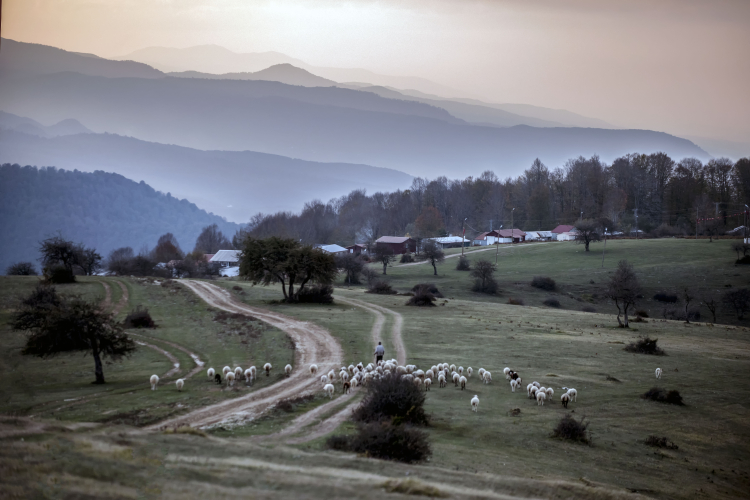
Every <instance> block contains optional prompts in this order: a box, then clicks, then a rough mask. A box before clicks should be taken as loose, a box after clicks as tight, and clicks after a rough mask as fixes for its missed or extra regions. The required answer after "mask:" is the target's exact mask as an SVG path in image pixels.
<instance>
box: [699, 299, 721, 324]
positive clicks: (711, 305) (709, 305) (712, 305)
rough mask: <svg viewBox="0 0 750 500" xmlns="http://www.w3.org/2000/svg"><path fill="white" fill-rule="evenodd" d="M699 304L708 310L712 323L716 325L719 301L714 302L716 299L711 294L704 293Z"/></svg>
mask: <svg viewBox="0 0 750 500" xmlns="http://www.w3.org/2000/svg"><path fill="white" fill-rule="evenodd" d="M701 302H703V305H704V306H706V309H708V312H710V313H711V317H712V318H713V322H714V323H716V309H718V308H719V301H718V300H716V297H714V295H713V294H710V293H706V294H704V295H703V298H702V299H701Z"/></svg>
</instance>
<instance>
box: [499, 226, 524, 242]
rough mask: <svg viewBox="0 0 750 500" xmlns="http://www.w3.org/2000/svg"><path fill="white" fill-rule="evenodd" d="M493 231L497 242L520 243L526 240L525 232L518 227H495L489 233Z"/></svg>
mask: <svg viewBox="0 0 750 500" xmlns="http://www.w3.org/2000/svg"><path fill="white" fill-rule="evenodd" d="M492 233H495V234H494V235H493V236H495V237H496V240H497V242H498V243H511V241H512V242H513V243H520V242H522V241H526V233H525V232H523V231H521V230H520V229H495V230H494V231H491V233H490V234H492Z"/></svg>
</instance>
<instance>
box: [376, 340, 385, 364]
mask: <svg viewBox="0 0 750 500" xmlns="http://www.w3.org/2000/svg"><path fill="white" fill-rule="evenodd" d="M384 355H385V347H383V343H382V342H378V345H377V346H375V364H376V365H377V364H378V363H379V362H381V361H383V356H384Z"/></svg>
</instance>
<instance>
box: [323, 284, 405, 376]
mask: <svg viewBox="0 0 750 500" xmlns="http://www.w3.org/2000/svg"><path fill="white" fill-rule="evenodd" d="M336 300H338V301H341V302H343V303H345V304H351V305H353V306H355V307H359V308H362V309H365V310H367V311H370V312H371V313H373V314H376V315H377V314H380V315H381V316H382V314H381V313H384V314H389V315H391V316H392V317H393V327H392V328H391V342H392V343H393V348H394V349H395V350H396V360H397V361H398V364H400V365H404V364H406V346H405V345H404V339H403V337H402V336H401V330H402V328H403V326H404V317H403V316H401V314H399V313H397V312H396V311H394V310H392V309H387V308H385V307H382V306H378V305H375V304H372V303H370V302H364V301H362V300H357V299H351V298H348V297H347V298H343V297H339V296H336ZM380 328H381V329H382V323H381V325H380ZM374 332H375V327H374V326H373V335H374ZM375 342H376V343H377V340H375Z"/></svg>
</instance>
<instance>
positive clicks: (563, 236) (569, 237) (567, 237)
mask: <svg viewBox="0 0 750 500" xmlns="http://www.w3.org/2000/svg"><path fill="white" fill-rule="evenodd" d="M575 239H576V231H565V232H564V233H558V234H557V241H573V240H575Z"/></svg>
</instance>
